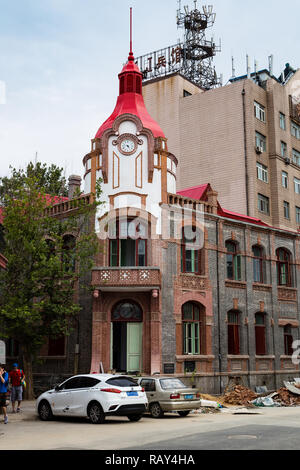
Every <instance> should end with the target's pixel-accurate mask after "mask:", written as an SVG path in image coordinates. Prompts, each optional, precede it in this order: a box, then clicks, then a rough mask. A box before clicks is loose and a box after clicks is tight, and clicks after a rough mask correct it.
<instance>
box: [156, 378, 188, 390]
mask: <svg viewBox="0 0 300 470" xmlns="http://www.w3.org/2000/svg"><path fill="white" fill-rule="evenodd" d="M159 381H160V386H161V388H162V389H163V390H169V389H171V388H187V386H186V385H185V384H184V383H183V382H181V380H179V379H160V380H159Z"/></svg>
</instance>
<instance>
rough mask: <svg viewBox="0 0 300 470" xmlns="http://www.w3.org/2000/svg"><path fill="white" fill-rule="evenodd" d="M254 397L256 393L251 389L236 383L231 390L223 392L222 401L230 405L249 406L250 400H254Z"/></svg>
mask: <svg viewBox="0 0 300 470" xmlns="http://www.w3.org/2000/svg"><path fill="white" fill-rule="evenodd" d="M255 398H257V395H256V393H254V392H253V391H252V390H250V389H249V388H247V387H243V386H242V385H237V386H236V387H234V389H233V390H232V391H230V392H227V393H225V395H224V402H225V403H228V404H230V405H249V406H251V401H253V400H255Z"/></svg>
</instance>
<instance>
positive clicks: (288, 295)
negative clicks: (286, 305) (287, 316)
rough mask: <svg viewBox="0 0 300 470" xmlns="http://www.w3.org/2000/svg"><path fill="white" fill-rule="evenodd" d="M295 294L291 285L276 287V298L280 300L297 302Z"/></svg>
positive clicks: (296, 292)
mask: <svg viewBox="0 0 300 470" xmlns="http://www.w3.org/2000/svg"><path fill="white" fill-rule="evenodd" d="M297 294H298V291H297V289H294V288H293V287H278V300H280V301H282V302H297Z"/></svg>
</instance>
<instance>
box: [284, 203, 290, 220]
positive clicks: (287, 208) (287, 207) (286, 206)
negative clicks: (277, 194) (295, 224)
mask: <svg viewBox="0 0 300 470" xmlns="http://www.w3.org/2000/svg"><path fill="white" fill-rule="evenodd" d="M283 215H284V218H285V219H287V220H290V218H291V216H290V203H289V202H288V201H283Z"/></svg>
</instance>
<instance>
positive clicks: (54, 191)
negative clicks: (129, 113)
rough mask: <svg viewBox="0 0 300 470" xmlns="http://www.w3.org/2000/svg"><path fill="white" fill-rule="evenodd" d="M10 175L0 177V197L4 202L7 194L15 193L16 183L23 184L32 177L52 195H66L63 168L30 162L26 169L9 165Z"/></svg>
mask: <svg viewBox="0 0 300 470" xmlns="http://www.w3.org/2000/svg"><path fill="white" fill-rule="evenodd" d="M10 170H11V172H12V175H11V176H10V177H8V176H5V177H3V178H0V199H1V201H2V202H4V199H5V197H6V198H7V196H8V195H11V196H13V195H15V190H16V185H17V186H20V185H22V186H25V185H26V182H27V179H28V178H29V179H34V180H36V183H37V184H38V185H39V187H40V188H41V189H42V190H44V191H45V192H46V193H47V194H50V195H52V196H65V197H66V196H68V187H67V182H66V178H65V177H64V169H63V168H59V167H58V166H56V165H53V164H52V165H50V166H47V164H46V163H41V162H36V163H33V162H30V163H28V165H27V167H26V169H25V170H24V169H19V170H17V169H16V168H12V167H10Z"/></svg>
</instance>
